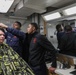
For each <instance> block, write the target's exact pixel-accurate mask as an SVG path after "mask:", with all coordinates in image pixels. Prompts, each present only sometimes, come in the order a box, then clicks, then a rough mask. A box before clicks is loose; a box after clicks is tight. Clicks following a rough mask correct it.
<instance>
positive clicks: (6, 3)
mask: <svg viewBox="0 0 76 75" xmlns="http://www.w3.org/2000/svg"><path fill="white" fill-rule="evenodd" d="M13 2H14V0H0V13H6V12H7V11H8V10H9V8H10V7H11V5H12V4H13Z"/></svg>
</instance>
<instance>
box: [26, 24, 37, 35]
mask: <svg viewBox="0 0 76 75" xmlns="http://www.w3.org/2000/svg"><path fill="white" fill-rule="evenodd" d="M37 29H38V25H37V23H30V24H29V25H28V28H27V33H28V34H32V33H34V32H35V31H37Z"/></svg>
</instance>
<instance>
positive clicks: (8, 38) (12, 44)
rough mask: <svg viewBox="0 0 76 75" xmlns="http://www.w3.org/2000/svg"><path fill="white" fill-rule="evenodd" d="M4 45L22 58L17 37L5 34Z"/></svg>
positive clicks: (20, 46) (20, 45)
mask: <svg viewBox="0 0 76 75" xmlns="http://www.w3.org/2000/svg"><path fill="white" fill-rule="evenodd" d="M6 43H7V44H8V45H9V46H10V47H12V49H13V50H14V51H16V52H17V53H18V54H19V55H20V56H22V41H20V39H19V38H18V37H17V36H15V35H13V34H11V33H9V32H6Z"/></svg>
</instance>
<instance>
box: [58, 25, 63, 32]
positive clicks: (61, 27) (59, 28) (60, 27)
mask: <svg viewBox="0 0 76 75" xmlns="http://www.w3.org/2000/svg"><path fill="white" fill-rule="evenodd" d="M56 30H57V31H58V32H60V31H62V30H63V26H62V25H61V24H58V25H56Z"/></svg>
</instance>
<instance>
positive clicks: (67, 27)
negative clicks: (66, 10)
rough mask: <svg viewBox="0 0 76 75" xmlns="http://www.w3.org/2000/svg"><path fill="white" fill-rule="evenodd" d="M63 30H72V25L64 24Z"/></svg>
mask: <svg viewBox="0 0 76 75" xmlns="http://www.w3.org/2000/svg"><path fill="white" fill-rule="evenodd" d="M64 30H65V32H70V31H72V27H71V26H70V25H66V26H65V27H64Z"/></svg>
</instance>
